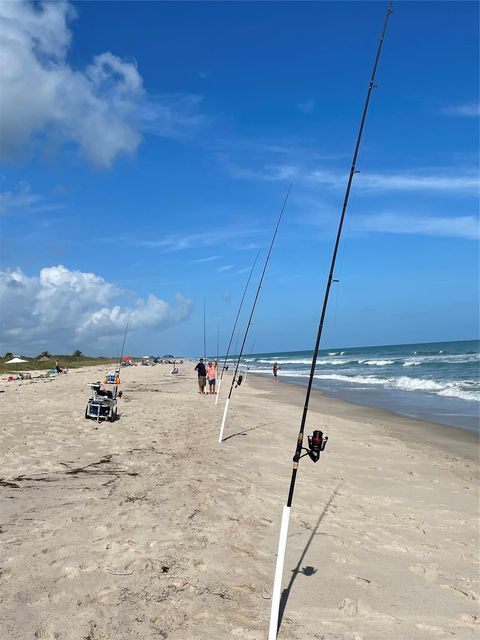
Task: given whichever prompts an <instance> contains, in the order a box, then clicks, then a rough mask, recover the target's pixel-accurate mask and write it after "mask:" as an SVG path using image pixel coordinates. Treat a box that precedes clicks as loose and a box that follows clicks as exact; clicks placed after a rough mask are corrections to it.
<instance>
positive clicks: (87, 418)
mask: <svg viewBox="0 0 480 640" xmlns="http://www.w3.org/2000/svg"><path fill="white" fill-rule="evenodd" d="M85 420H90V416H89V415H88V409H85Z"/></svg>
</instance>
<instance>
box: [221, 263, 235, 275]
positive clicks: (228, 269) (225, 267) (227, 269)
mask: <svg viewBox="0 0 480 640" xmlns="http://www.w3.org/2000/svg"><path fill="white" fill-rule="evenodd" d="M230 269H233V264H226V265H224V266H223V267H219V268H218V269H217V273H223V272H224V271H230Z"/></svg>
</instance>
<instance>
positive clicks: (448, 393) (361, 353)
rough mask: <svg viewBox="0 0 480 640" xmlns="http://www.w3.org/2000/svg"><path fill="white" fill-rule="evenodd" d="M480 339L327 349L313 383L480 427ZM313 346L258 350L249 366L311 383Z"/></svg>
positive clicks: (353, 397) (402, 410)
mask: <svg viewBox="0 0 480 640" xmlns="http://www.w3.org/2000/svg"><path fill="white" fill-rule="evenodd" d="M479 348H480V341H478V340H463V341H458V342H432V343H422V344H404V345H387V346H382V347H361V348H360V347H356V348H342V349H323V350H321V351H320V353H319V357H318V360H317V367H316V370H315V378H314V387H315V388H317V389H321V390H322V391H324V392H325V393H327V394H329V395H332V396H337V397H340V398H343V399H345V400H348V401H350V402H354V403H358V404H364V405H368V406H373V407H380V408H383V409H388V410H390V411H393V412H395V413H398V414H400V415H404V416H408V417H412V418H418V419H422V420H430V421H433V422H437V423H440V424H446V425H450V426H454V427H461V428H465V429H472V430H477V429H479V410H480V375H479V374H480V370H479V364H480V353H479ZM311 358H312V351H288V352H278V353H255V354H252V355H251V356H248V357H246V358H244V359H243V369H245V368H247V367H248V369H249V370H250V371H252V372H255V373H259V374H262V375H265V376H271V375H272V365H273V363H274V362H277V363H278V365H279V367H280V372H279V375H280V376H281V378H282V379H284V380H286V381H288V382H292V383H297V384H306V382H307V378H308V376H309V372H310V365H311Z"/></svg>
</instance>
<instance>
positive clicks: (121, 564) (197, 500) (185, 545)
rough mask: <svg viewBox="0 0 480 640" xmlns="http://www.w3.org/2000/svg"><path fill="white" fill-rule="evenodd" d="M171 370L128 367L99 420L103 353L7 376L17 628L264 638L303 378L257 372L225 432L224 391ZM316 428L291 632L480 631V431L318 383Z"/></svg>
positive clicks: (7, 540)
mask: <svg viewBox="0 0 480 640" xmlns="http://www.w3.org/2000/svg"><path fill="white" fill-rule="evenodd" d="M170 369H171V366H168V365H165V366H164V365H158V366H155V367H135V368H133V367H132V368H129V369H126V370H125V371H124V372H122V374H123V384H122V388H123V397H122V399H121V400H120V401H119V407H118V409H119V413H120V420H118V421H117V422H115V423H101V424H99V425H97V424H96V423H94V422H92V421H89V420H85V418H84V411H85V405H86V402H87V399H88V397H89V388H88V383H89V382H92V381H94V380H96V379H101V378H103V376H104V374H105V369H100V368H98V367H93V368H84V369H78V370H71V371H70V372H69V373H68V375H63V376H59V377H58V378H56V379H53V380H35V379H34V380H32V381H31V382H29V381H25V382H11V383H6V382H4V381H2V382H1V383H0V411H1V424H2V428H1V432H0V433H1V459H2V467H1V468H2V471H1V484H0V490H1V492H2V514H1V517H0V534H1V535H0V541H1V549H2V551H1V563H0V566H1V571H0V597H1V602H2V604H1V611H0V613H1V620H2V631H1V634H0V635H1V637H2V638H5V639H6V640H7V639H8V640H28V639H29V638H32V639H34V638H44V639H48V640H54V639H55V640H57V639H58V640H105V639H108V640H131V639H133V638H139V639H142V638H152V639H153V638H168V639H169V640H227V639H230V638H232V639H235V638H238V639H240V640H264V639H266V637H267V629H268V620H269V613H270V594H271V590H272V582H273V574H274V567H275V553H276V548H277V537H278V527H279V522H280V517H281V511H282V506H283V504H284V502H285V499H286V494H287V491H288V484H289V479H290V473H291V458H292V455H293V449H294V445H295V438H296V434H297V431H298V426H299V420H300V416H301V410H302V406H303V396H304V392H303V389H302V388H301V387H298V386H296V385H288V384H286V383H284V382H280V383H279V384H277V385H274V384H273V383H272V381H271V380H269V379H264V378H260V377H255V376H252V375H250V376H249V377H248V381H247V383H246V385H244V386H242V387H241V388H240V389H238V390H237V391H236V392H235V395H234V397H233V400H232V402H231V405H230V413H229V418H228V421H227V425H226V428H225V441H224V443H223V444H222V445H219V444H218V442H217V438H218V429H219V423H220V420H221V416H222V410H223V402H220V403H219V405H218V406H217V407H215V405H214V399H213V397H202V396H200V395H199V394H198V393H197V387H196V377H195V374H194V372H193V365H190V364H184V365H181V366H180V373H179V375H177V376H172V375H170ZM222 391H225V387H224V389H223V390H222ZM222 396H223V398H222V399H223V400H224V399H225V393H222ZM314 428H320V429H322V430H323V431H324V432H325V433H326V434H327V435H328V436H329V442H328V446H327V449H326V451H325V453H324V454H323V457H322V459H321V461H320V462H319V463H318V464H316V465H314V464H312V463H311V462H310V461H309V460H308V459H306V460H302V463H301V467H300V473H299V476H298V482H297V488H296V494H295V499H294V505H293V510H292V519H291V524H290V531H289V541H288V552H287V559H286V564H285V572H284V589H285V592H284V604H285V607H284V611H283V617H282V624H281V628H280V632H279V639H292V640H293V639H296V640H310V639H312V640H313V639H314V638H315V639H323V640H334V639H342V640H343V639H345V640H347V639H349V640H386V639H398V640H400V639H401V640H416V639H418V640H424V639H425V640H427V639H432V640H433V639H436V640H443V639H447V638H451V637H452V638H456V639H462V640H463V639H465V640H467V639H469V638H474V637H478V635H477V634H478V632H479V629H480V624H479V623H478V622H479V621H478V616H479V595H478V594H479V586H478V573H479V563H478V542H479V540H478V444H477V442H476V439H475V435H474V434H473V433H470V432H468V431H464V430H461V429H454V428H448V427H442V426H439V425H434V424H429V423H420V422H414V421H411V420H409V419H406V418H402V417H399V416H395V415H393V414H390V413H389V412H387V411H381V410H375V409H371V408H367V407H361V406H356V405H352V404H348V403H346V402H343V401H339V400H336V399H335V400H334V399H331V398H328V397H324V396H322V395H321V394H320V393H318V392H315V393H314V397H313V400H312V403H311V412H310V414H309V423H308V427H307V433H311V431H312V430H313V429H314Z"/></svg>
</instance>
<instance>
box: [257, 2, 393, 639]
mask: <svg viewBox="0 0 480 640" xmlns="http://www.w3.org/2000/svg"><path fill="white" fill-rule="evenodd" d="M392 5H393V0H389V1H388V4H387V9H386V13H385V18H384V22H383V28H382V33H381V36H380V41H379V43H378V48H377V53H376V56H375V61H374V64H373V69H372V75H371V77H370V83H369V85H368V91H367V97H366V99H365V105H364V107H363V113H362V118H361V120H360V127H359V131H358V135H357V141H356V144H355V150H354V152H353V159H352V167H351V169H350V175H349V177H348V182H347V187H346V190H345V197H344V200H343V206H342V211H341V214H340V220H339V224H338V230H337V236H336V239H335V245H334V248H333V253H332V259H331V264H330V271H329V273H328V280H327V285H326V289H325V295H324V298H323V305H322V311H321V315H320V321H319V324H318V331H317V338H316V341H315V348H314V350H313V357H312V365H311V367H310V376H309V379H308V384H307V391H306V395H305V404H304V407H303V414H302V420H301V423H300V430H299V433H298V437H297V444H296V447H295V454H294V456H293V469H292V477H291V480H290V488H289V491H288V498H287V503H286V505H285V506H284V507H283V513H282V521H281V525H280V536H279V541H278V552H277V563H276V567H275V579H274V583H273V594H272V609H271V614H270V627H269V634H268V640H276V638H277V634H278V629H279V609H280V590H281V587H282V576H283V565H284V561H285V551H286V547H287V534H288V524H289V520H290V510H291V506H292V501H293V492H294V490H295V481H296V478H297V471H298V466H299V462H300V459H301V458H303V457H304V456H306V455H308V456H309V457H310V459H311V460H312V461H313V462H318V460H319V458H320V454H321V452H322V451H323V450H324V449H325V445H326V444H327V440H328V437H327V436H324V435H323V433H322V432H321V431H319V430H315V431H314V432H313V435H312V436H308V448H306V447H304V446H303V437H304V435H303V434H304V431H305V423H306V420H307V414H308V405H309V402H310V393H311V390H312V384H313V377H314V375H315V367H316V364H317V357H318V351H319V348H320V340H321V337H322V332H323V324H324V321H325V314H326V311H327V304H328V297H329V294H330V288H331V286H332V283H333V282H335V279H334V270H335V263H336V259H337V253H338V247H339V244H340V238H341V235H342V229H343V222H344V219H345V213H346V210H347V206H348V199H349V196H350V189H351V186H352V181H353V176H354V175H355V173H356V163H357V156H358V152H359V149H360V142H361V140H362V134H363V128H364V125H365V120H366V117H367V111H368V106H369V104H370V96H371V94H372V91H373V89H374V88H375V87H376V85H375V75H376V73H377V67H378V62H379V60H380V54H381V52H382V46H383V40H384V38H385V33H386V30H387V25H388V20H389V18H390V15H391V13H392ZM303 452H305V453H303Z"/></svg>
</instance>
